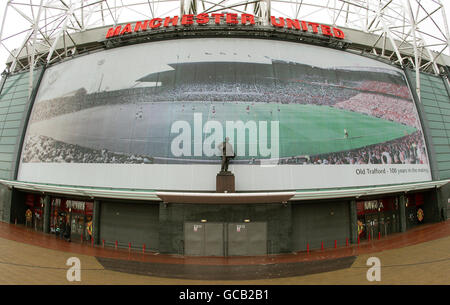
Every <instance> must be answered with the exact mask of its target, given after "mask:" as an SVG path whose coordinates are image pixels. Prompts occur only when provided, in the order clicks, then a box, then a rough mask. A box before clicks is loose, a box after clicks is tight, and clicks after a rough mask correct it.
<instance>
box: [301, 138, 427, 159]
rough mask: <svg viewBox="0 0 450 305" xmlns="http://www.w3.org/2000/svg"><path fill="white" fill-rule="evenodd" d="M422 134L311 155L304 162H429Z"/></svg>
mask: <svg viewBox="0 0 450 305" xmlns="http://www.w3.org/2000/svg"><path fill="white" fill-rule="evenodd" d="M427 163H428V161H427V155H426V151H425V145H424V143H423V141H422V134H421V132H420V131H416V132H415V133H413V134H410V135H408V136H405V137H402V138H398V139H395V140H392V141H389V142H385V143H380V144H375V145H370V146H366V147H363V148H358V149H354V150H350V151H344V152H336V153H329V154H322V155H317V156H310V157H309V158H308V160H307V161H306V162H304V164H427Z"/></svg>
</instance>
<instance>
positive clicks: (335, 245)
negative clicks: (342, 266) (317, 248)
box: [334, 239, 337, 249]
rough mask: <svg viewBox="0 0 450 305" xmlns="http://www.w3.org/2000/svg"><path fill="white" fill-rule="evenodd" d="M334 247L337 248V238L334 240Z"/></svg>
mask: <svg viewBox="0 0 450 305" xmlns="http://www.w3.org/2000/svg"><path fill="white" fill-rule="evenodd" d="M334 248H335V249H336V248H337V240H336V239H335V240H334Z"/></svg>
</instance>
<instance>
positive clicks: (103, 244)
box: [102, 239, 105, 248]
mask: <svg viewBox="0 0 450 305" xmlns="http://www.w3.org/2000/svg"><path fill="white" fill-rule="evenodd" d="M102 247H103V248H104V247H105V240H104V239H102Z"/></svg>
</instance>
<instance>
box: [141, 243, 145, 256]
mask: <svg viewBox="0 0 450 305" xmlns="http://www.w3.org/2000/svg"><path fill="white" fill-rule="evenodd" d="M142 253H144V254H145V244H144V245H143V246H142Z"/></svg>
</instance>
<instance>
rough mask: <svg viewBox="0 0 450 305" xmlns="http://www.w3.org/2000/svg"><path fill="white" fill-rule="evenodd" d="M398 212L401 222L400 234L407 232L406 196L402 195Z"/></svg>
mask: <svg viewBox="0 0 450 305" xmlns="http://www.w3.org/2000/svg"><path fill="white" fill-rule="evenodd" d="M398 212H399V215H398V216H399V217H400V219H399V221H400V232H405V231H406V197H405V195H403V194H402V195H400V198H399V202H398Z"/></svg>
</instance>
